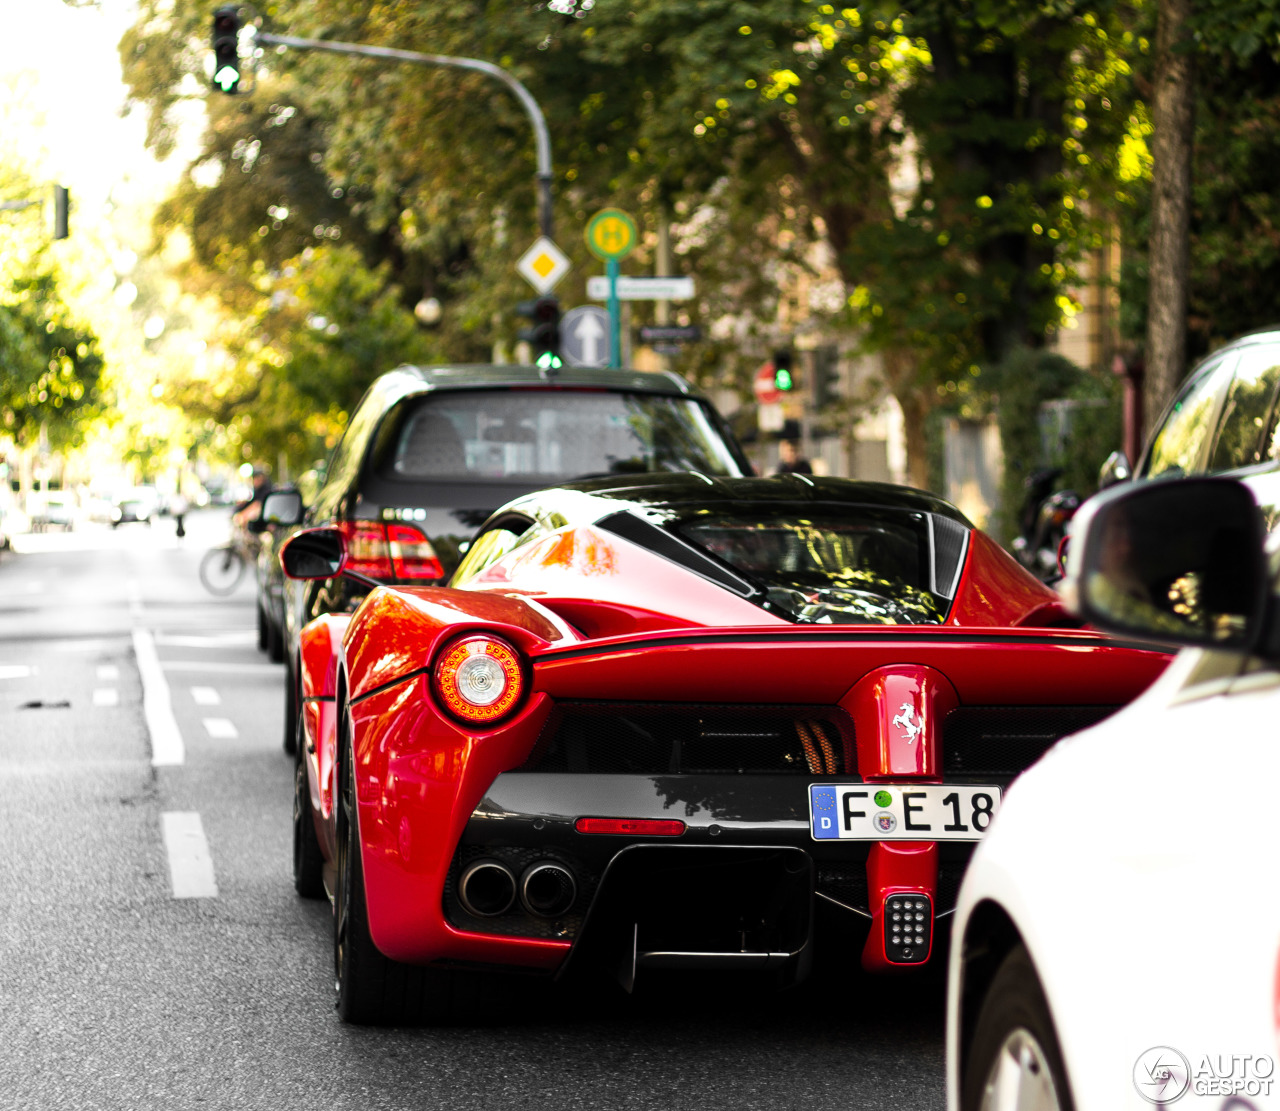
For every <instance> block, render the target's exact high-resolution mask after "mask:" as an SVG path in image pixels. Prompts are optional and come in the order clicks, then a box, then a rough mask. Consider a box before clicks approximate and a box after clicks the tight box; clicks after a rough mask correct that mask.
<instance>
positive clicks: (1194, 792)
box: [947, 479, 1280, 1111]
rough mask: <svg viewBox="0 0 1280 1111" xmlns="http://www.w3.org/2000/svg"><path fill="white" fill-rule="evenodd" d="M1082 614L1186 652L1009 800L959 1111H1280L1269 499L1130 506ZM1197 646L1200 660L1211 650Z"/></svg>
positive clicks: (1222, 482)
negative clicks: (1156, 1110)
mask: <svg viewBox="0 0 1280 1111" xmlns="http://www.w3.org/2000/svg"><path fill="white" fill-rule="evenodd" d="M1075 536H1076V539H1075V541H1074V542H1073V547H1072V550H1071V551H1070V553H1069V556H1068V567H1067V578H1066V580H1065V582H1064V585H1063V594H1064V600H1065V601H1066V602H1067V604H1068V605H1069V606H1071V607H1074V608H1075V609H1076V611H1077V612H1078V613H1080V615H1081V616H1083V617H1084V618H1086V619H1087V620H1089V621H1090V622H1092V623H1093V624H1095V625H1097V626H1101V627H1104V628H1108V629H1110V630H1111V631H1112V632H1116V633H1125V634H1128V635H1130V636H1132V635H1135V634H1136V635H1141V636H1145V637H1148V638H1150V639H1156V640H1160V641H1163V642H1164V643H1173V644H1185V645H1189V647H1186V648H1185V649H1184V650H1183V651H1182V652H1181V653H1180V654H1179V656H1178V657H1177V658H1176V659H1175V661H1174V662H1173V663H1172V664H1171V665H1170V667H1169V668H1168V669H1167V670H1166V671H1165V673H1164V674H1163V675H1162V676H1161V677H1160V678H1159V679H1158V680H1157V681H1156V682H1155V684H1154V685H1153V686H1152V687H1151V688H1149V689H1148V690H1147V692H1146V693H1145V694H1143V695H1142V696H1141V697H1139V698H1138V699H1137V700H1136V701H1135V702H1133V703H1131V704H1130V705H1129V706H1128V707H1127V708H1125V709H1124V710H1122V711H1120V712H1119V713H1117V714H1115V715H1114V716H1113V717H1111V718H1109V719H1108V720H1106V721H1104V722H1103V723H1101V724H1100V725H1097V726H1095V727H1094V728H1092V729H1090V730H1087V731H1086V732H1083V733H1079V734H1077V735H1075V736H1074V737H1070V738H1068V739H1066V740H1064V741H1062V742H1060V743H1059V744H1058V745H1057V746H1056V747H1055V748H1054V749H1053V750H1051V751H1050V752H1049V754H1048V755H1047V756H1046V757H1045V758H1044V759H1043V760H1041V761H1040V762H1039V763H1038V764H1036V765H1035V766H1033V767H1032V768H1031V769H1029V770H1028V771H1027V772H1025V773H1024V774H1023V775H1022V776H1021V777H1020V778H1019V779H1018V780H1017V781H1016V782H1015V783H1014V784H1013V786H1012V787H1011V788H1010V790H1009V792H1008V794H1007V795H1006V797H1005V800H1004V803H1003V806H1002V807H1001V810H1000V812H999V814H998V816H997V817H996V819H995V820H994V821H993V822H992V825H991V828H990V830H989V831H988V833H987V836H986V838H985V839H984V841H983V842H982V843H981V845H980V846H979V848H978V850H977V852H976V853H975V854H974V857H973V860H972V862H971V864H970V866H969V870H968V872H967V874H966V877H965V880H964V883H963V885H962V887H961V891H960V897H959V903H958V906H957V908H956V915H955V921H954V926H953V930H952V938H953V940H952V947H951V954H950V964H949V972H948V998H947V1094H948V1106H949V1108H950V1109H951V1111H1005V1109H1009V1111H1012V1109H1015V1108H1016V1109H1019V1111H1032V1109H1034V1111H1050V1109H1061V1111H1071V1109H1074V1111H1126V1109H1134V1111H1145V1109H1149V1108H1151V1107H1154V1106H1169V1105H1175V1101H1176V1108H1177V1111H1183V1109H1187V1111H1190V1109H1192V1108H1199V1109H1207V1108H1213V1109H1215V1111H1253V1109H1258V1111H1260V1109H1262V1108H1280V1074H1278V1073H1277V1070H1276V1061H1277V1057H1280V1049H1278V1048H1277V1037H1276V1031H1277V1019H1278V1017H1280V1011H1278V1006H1280V968H1278V966H1277V953H1278V950H1280V876H1278V874H1277V868H1276V857H1275V855H1274V854H1275V853H1276V850H1277V848H1280V736H1277V731H1278V729H1280V605H1277V602H1278V601H1280V599H1276V598H1275V596H1274V593H1273V591H1274V587H1275V585H1276V578H1275V575H1274V572H1272V571H1268V567H1267V560H1266V557H1265V555H1264V552H1263V526H1262V521H1261V514H1260V513H1259V512H1258V510H1257V508H1256V505H1255V504H1254V501H1253V497H1252V495H1250V494H1249V492H1248V491H1247V490H1246V488H1245V487H1244V486H1242V485H1240V484H1239V483H1236V482H1234V481H1231V480H1227V479H1187V480H1180V481H1169V482H1152V483H1144V484H1140V485H1137V486H1126V487H1120V488H1116V489H1113V490H1110V491H1108V492H1107V493H1105V494H1103V495H1101V496H1100V497H1098V498H1097V499H1094V500H1093V501H1091V502H1089V503H1086V506H1085V507H1084V509H1082V511H1081V514H1080V516H1079V517H1077V524H1076V532H1075ZM1197 645H1198V646H1197Z"/></svg>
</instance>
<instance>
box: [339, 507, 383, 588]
mask: <svg viewBox="0 0 1280 1111" xmlns="http://www.w3.org/2000/svg"><path fill="white" fill-rule="evenodd" d="M338 528H339V529H341V530H342V538H343V540H344V541H345V542H346V548H347V561H346V563H345V564H344V567H345V569H346V570H348V571H356V572H359V573H360V574H361V575H369V576H371V577H372V578H375V579H391V578H394V577H395V573H394V571H393V570H392V567H391V552H390V551H389V550H388V548H387V531H386V528H385V527H384V526H383V525H382V523H381V522H380V521H340V522H339V523H338Z"/></svg>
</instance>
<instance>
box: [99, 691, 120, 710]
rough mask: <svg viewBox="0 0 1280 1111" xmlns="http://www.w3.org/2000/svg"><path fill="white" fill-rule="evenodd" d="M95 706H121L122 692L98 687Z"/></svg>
mask: <svg viewBox="0 0 1280 1111" xmlns="http://www.w3.org/2000/svg"><path fill="white" fill-rule="evenodd" d="M93 704H94V705H95V706H119V705H120V692H119V691H118V690H116V688H115V687H98V689H97V690H95V691H94V692H93Z"/></svg>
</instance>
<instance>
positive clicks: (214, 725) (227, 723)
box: [201, 718, 240, 740]
mask: <svg viewBox="0 0 1280 1111" xmlns="http://www.w3.org/2000/svg"><path fill="white" fill-rule="evenodd" d="M201 720H202V721H203V722H204V731H205V732H206V733H208V734H209V736H210V737H214V738H216V739H218V740H234V739H235V738H236V737H238V736H240V731H239V730H238V729H236V725H235V722H233V721H232V720H231V719H230V718H202V719H201Z"/></svg>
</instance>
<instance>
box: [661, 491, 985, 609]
mask: <svg viewBox="0 0 1280 1111" xmlns="http://www.w3.org/2000/svg"><path fill="white" fill-rule="evenodd" d="M676 531H677V532H678V533H679V534H680V535H681V536H682V537H683V538H684V539H685V540H687V541H689V542H691V543H693V544H696V545H697V546H698V547H700V548H702V549H703V550H705V551H708V552H710V553H711V554H713V555H715V556H717V557H718V558H719V559H721V560H723V561H724V562H725V563H727V564H729V566H731V567H733V568H734V569H735V570H737V571H739V572H741V573H742V574H743V575H745V576H746V577H747V578H749V579H751V580H753V581H754V582H755V583H757V584H758V585H759V587H760V588H761V589H762V590H763V591H764V597H763V599H761V600H762V601H764V602H766V603H767V604H768V606H769V608H770V609H774V610H777V611H778V612H780V613H781V614H782V615H783V616H785V617H787V618H789V619H790V620H792V621H799V622H807V623H813V624H820V625H937V624H941V623H942V622H943V621H944V620H945V619H946V615H947V609H948V607H949V605H950V598H951V597H952V596H953V595H954V593H955V582H956V579H957V578H958V576H959V565H960V561H961V559H962V557H963V550H964V544H965V540H966V539H967V530H966V529H965V528H964V527H963V526H962V525H959V524H958V523H956V522H954V521H951V520H950V519H948V518H942V517H937V516H935V515H933V514H928V513H918V512H909V511H894V510H885V509H877V508H874V507H870V506H868V507H862V506H859V507H851V509H850V510H849V511H847V512H842V513H840V514H839V515H835V514H833V515H831V516H815V515H809V516H804V515H796V516H782V515H778V516H774V515H771V514H757V515H756V516H754V517H750V518H748V517H745V516H740V515H735V516H734V517H733V518H732V519H725V518H722V519H716V518H714V517H713V518H700V519H697V520H694V521H688V522H686V523H684V524H682V525H679V526H677V528H676Z"/></svg>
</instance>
